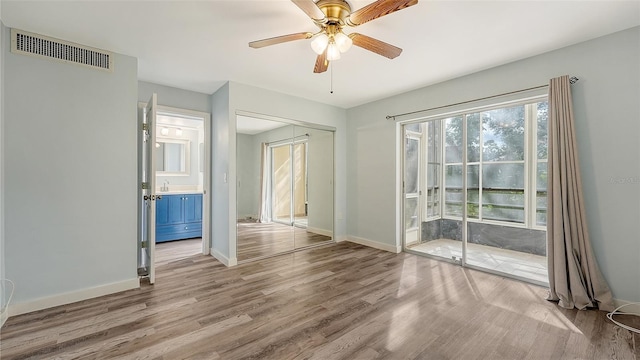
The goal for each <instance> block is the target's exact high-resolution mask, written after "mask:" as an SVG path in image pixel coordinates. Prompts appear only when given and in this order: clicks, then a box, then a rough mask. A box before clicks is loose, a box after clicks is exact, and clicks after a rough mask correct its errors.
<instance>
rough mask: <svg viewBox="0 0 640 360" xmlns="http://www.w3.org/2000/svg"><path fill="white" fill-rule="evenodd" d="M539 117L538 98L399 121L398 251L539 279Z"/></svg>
mask: <svg viewBox="0 0 640 360" xmlns="http://www.w3.org/2000/svg"><path fill="white" fill-rule="evenodd" d="M546 116H547V103H546V101H540V100H538V101H532V102H523V103H519V104H515V105H509V106H494V107H491V108H487V109H483V110H481V111H477V110H476V111H473V112H468V113H461V114H459V115H455V116H449V117H446V118H435V119H429V120H428V121H422V122H417V123H413V124H407V125H404V126H403V128H404V134H405V144H404V153H405V156H404V171H403V174H404V192H403V194H404V197H403V198H404V207H403V208H404V216H405V229H404V248H405V250H407V251H410V252H416V253H420V254H427V255H428V256H433V257H438V258H444V259H447V260H449V261H452V262H456V263H460V264H463V265H464V266H470V267H476V268H480V269H484V270H487V271H490V272H496V273H501V274H507V275H509V276H512V277H516V278H521V279H525V280H528V281H531V282H535V283H541V284H544V283H546V281H547V273H546V231H545V225H546V222H545V218H546V122H547V118H546ZM416 139H417V140H416ZM420 143H422V145H418V144H420ZM417 149H418V150H417ZM416 151H417V152H418V154H416ZM415 174H421V176H418V177H416V176H415ZM416 181H417V182H418V184H417V185H414V182H416ZM416 189H417V191H416ZM422 189H424V191H422ZM416 204H420V205H418V206H419V207H420V210H419V211H416V210H415V209H414V208H415V207H416ZM416 217H417V218H416ZM416 229H418V231H417V232H416Z"/></svg>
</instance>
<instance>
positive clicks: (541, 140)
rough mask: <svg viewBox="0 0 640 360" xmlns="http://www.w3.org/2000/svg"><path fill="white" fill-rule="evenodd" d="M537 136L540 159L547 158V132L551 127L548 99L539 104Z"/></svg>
mask: <svg viewBox="0 0 640 360" xmlns="http://www.w3.org/2000/svg"><path fill="white" fill-rule="evenodd" d="M537 105H538V106H537V124H538V125H537V137H538V147H537V153H538V159H546V158H547V141H548V140H547V134H548V127H549V103H547V102H546V101H544V102H540V103H538V104H537Z"/></svg>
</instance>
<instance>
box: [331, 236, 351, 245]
mask: <svg viewBox="0 0 640 360" xmlns="http://www.w3.org/2000/svg"><path fill="white" fill-rule="evenodd" d="M334 239H335V241H336V242H337V243H340V242H343V241H347V240H349V238H348V237H346V236H345V235H341V236H336V237H334Z"/></svg>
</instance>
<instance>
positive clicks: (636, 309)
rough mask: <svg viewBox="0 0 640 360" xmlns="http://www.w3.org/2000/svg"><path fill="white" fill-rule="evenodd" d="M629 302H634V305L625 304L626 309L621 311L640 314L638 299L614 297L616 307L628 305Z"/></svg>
mask: <svg viewBox="0 0 640 360" xmlns="http://www.w3.org/2000/svg"><path fill="white" fill-rule="evenodd" d="M627 304H632V305H629V306H625V307H624V309H620V312H621V313H628V314H635V315H638V316H640V303H638V302H636V301H627V300H621V299H613V305H614V306H615V307H620V306H622V305H627Z"/></svg>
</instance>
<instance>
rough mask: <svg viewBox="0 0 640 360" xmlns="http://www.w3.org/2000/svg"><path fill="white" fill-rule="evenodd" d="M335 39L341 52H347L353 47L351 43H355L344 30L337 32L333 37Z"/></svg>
mask: <svg viewBox="0 0 640 360" xmlns="http://www.w3.org/2000/svg"><path fill="white" fill-rule="evenodd" d="M333 39H334V40H335V42H336V45H337V46H338V50H340V52H341V53H345V52H347V50H349V49H350V48H351V45H353V40H351V38H350V37H348V36H347V35H345V34H344V33H343V32H339V33H337V34H336V35H335V36H334V37H333Z"/></svg>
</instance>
